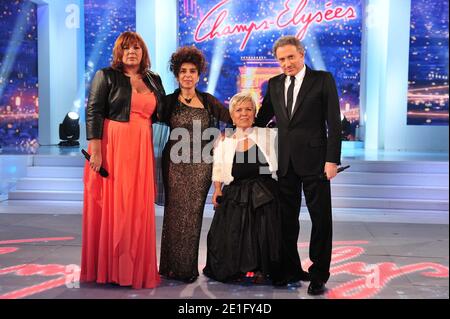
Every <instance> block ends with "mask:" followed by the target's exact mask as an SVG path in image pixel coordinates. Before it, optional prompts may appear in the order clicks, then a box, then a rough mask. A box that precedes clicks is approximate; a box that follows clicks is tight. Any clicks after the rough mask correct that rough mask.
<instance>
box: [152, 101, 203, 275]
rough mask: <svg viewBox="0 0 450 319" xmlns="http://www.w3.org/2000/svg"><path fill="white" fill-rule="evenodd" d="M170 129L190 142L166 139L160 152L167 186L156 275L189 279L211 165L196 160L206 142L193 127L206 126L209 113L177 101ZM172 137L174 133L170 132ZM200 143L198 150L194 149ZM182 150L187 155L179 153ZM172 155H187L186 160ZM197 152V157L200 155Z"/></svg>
mask: <svg viewBox="0 0 450 319" xmlns="http://www.w3.org/2000/svg"><path fill="white" fill-rule="evenodd" d="M169 122H170V127H171V128H172V129H174V128H182V129H186V131H188V132H189V134H190V142H189V143H187V144H184V145H183V146H181V144H180V140H181V137H180V136H179V138H178V139H176V140H169V141H168V143H167V144H166V147H165V149H164V152H163V159H162V166H163V174H164V175H165V181H166V184H165V185H164V186H165V187H164V189H165V196H166V202H165V207H164V221H163V229H162V236H161V255H160V266H159V273H160V274H161V275H164V276H166V277H169V278H174V279H179V280H189V279H190V278H192V277H197V276H198V247H199V241H200V232H201V228H202V220H203V210H204V207H205V201H206V198H207V195H208V191H209V189H210V187H211V174H212V164H210V163H205V162H204V161H202V160H200V161H198V160H197V163H196V162H193V159H194V158H197V159H201V157H199V156H200V155H201V152H202V150H203V148H204V147H205V146H206V144H208V142H209V141H201V142H200V140H201V137H199V136H195V133H194V126H195V125H197V126H198V129H200V130H199V131H200V132H203V131H204V130H205V129H207V128H208V127H209V115H208V111H207V110H206V109H204V108H192V107H189V106H187V105H185V104H183V103H181V102H179V101H178V103H177V104H176V106H175V108H174V111H173V113H172V115H171V117H170V121H169ZM172 134H174V132H173V131H172ZM194 141H195V143H201V147H198V145H197V146H194ZM181 147H183V148H184V149H185V150H186V149H189V152H187V153H186V152H183V153H182V152H181ZM170 153H172V157H173V156H174V155H177V154H178V155H181V154H188V155H189V156H188V158H185V159H184V160H183V158H181V157H178V159H177V160H176V161H179V160H181V162H180V163H177V162H176V161H173V160H172V159H173V158H172V159H171V155H170ZM199 153H200V154H199Z"/></svg>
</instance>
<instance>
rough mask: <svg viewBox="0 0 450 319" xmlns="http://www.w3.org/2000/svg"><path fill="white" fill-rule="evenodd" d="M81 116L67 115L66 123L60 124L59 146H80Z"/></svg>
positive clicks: (75, 114)
mask: <svg viewBox="0 0 450 319" xmlns="http://www.w3.org/2000/svg"><path fill="white" fill-rule="evenodd" d="M79 120H80V116H79V115H78V114H77V113H75V112H69V113H67V115H66V117H65V118H64V121H63V122H62V123H61V124H59V139H60V140H61V142H59V144H58V145H59V146H79V145H80V143H79V142H78V139H79V138H80V124H79Z"/></svg>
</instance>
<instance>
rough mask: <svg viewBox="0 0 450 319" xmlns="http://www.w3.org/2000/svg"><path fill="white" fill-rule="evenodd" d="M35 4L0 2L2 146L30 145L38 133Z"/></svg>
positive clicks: (19, 1) (24, 146)
mask: <svg viewBox="0 0 450 319" xmlns="http://www.w3.org/2000/svg"><path fill="white" fill-rule="evenodd" d="M38 108H39V107H38V61H37V13H36V5H35V4H34V3H32V2H31V1H28V0H15V1H3V0H2V1H0V145H17V146H18V147H23V148H28V147H29V146H30V145H33V144H35V143H36V141H37V137H38V136H37V135H38V114H39V109H38Z"/></svg>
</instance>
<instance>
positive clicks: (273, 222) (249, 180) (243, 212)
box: [203, 93, 282, 283]
mask: <svg viewBox="0 0 450 319" xmlns="http://www.w3.org/2000/svg"><path fill="white" fill-rule="evenodd" d="M255 111H256V106H255V102H254V100H253V99H252V96H251V95H250V94H249V93H238V94H236V95H235V96H234V97H233V98H232V99H231V101H230V114H231V118H232V120H233V123H234V125H235V126H236V131H235V132H234V134H233V135H232V136H230V137H226V138H224V139H223V140H221V141H220V142H219V143H218V144H217V146H216V148H215V149H214V166H213V182H214V187H215V191H214V195H213V204H214V206H215V207H216V211H215V214H214V218H213V221H212V224H211V228H210V230H209V233H208V239H207V261H206V267H205V268H204V269H203V273H204V274H205V275H206V276H208V277H210V278H212V279H215V280H218V281H222V282H227V281H233V280H236V279H239V278H240V277H242V276H245V275H246V273H248V272H253V273H255V277H254V279H255V282H258V283H260V282H265V281H266V280H268V279H270V280H272V281H273V282H274V283H276V282H277V281H279V280H280V277H281V274H280V263H281V251H282V250H281V211H280V202H279V195H278V187H277V181H276V170H277V158H276V132H275V130H274V129H269V128H257V127H252V124H253V121H254V118H255ZM223 184H225V186H224V187H223V189H222V185H223Z"/></svg>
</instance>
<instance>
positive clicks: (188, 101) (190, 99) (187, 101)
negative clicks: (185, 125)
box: [180, 93, 195, 104]
mask: <svg viewBox="0 0 450 319" xmlns="http://www.w3.org/2000/svg"><path fill="white" fill-rule="evenodd" d="M180 95H181V97H182V98H183V99H184V100H185V101H186V103H187V104H191V102H192V100H193V99H194V97H195V94H194V96H192V97H191V98H186V97H184V95H183V94H181V93H180Z"/></svg>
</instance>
